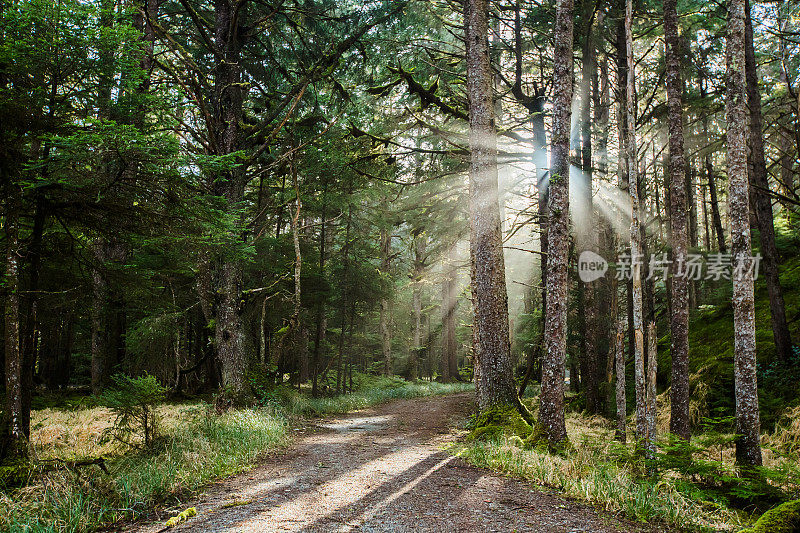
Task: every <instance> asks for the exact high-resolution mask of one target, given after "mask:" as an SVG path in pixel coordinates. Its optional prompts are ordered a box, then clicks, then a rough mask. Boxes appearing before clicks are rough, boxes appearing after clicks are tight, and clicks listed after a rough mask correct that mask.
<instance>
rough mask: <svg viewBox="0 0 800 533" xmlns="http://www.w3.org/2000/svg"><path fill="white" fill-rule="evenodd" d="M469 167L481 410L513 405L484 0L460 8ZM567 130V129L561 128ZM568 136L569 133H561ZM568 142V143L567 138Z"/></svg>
mask: <svg viewBox="0 0 800 533" xmlns="http://www.w3.org/2000/svg"><path fill="white" fill-rule="evenodd" d="M464 11H465V14H464V16H465V21H464V22H465V24H464V27H465V41H466V43H467V95H468V97H469V125H470V134H469V144H470V152H471V165H470V173H469V197H470V204H469V205H470V258H471V267H472V268H471V270H472V305H473V328H474V332H475V341H476V343H475V344H476V345H475V350H476V352H477V353H476V355H477V362H478V364H479V365H480V370H479V375H480V382H479V383H478V384H477V387H476V395H477V399H478V406H479V408H480V409H481V410H484V409H487V408H489V407H492V406H494V405H503V404H514V403H515V402H517V401H518V399H517V396H516V389H515V387H514V382H513V374H512V372H513V368H512V360H511V344H510V342H509V330H508V295H507V294H506V280H505V262H504V258H503V240H502V234H501V221H500V207H499V193H498V184H497V139H496V132H495V125H494V117H493V115H494V105H493V101H492V100H493V98H492V79H493V72H492V68H491V64H490V61H489V50H488V45H489V43H488V37H487V35H488V21H487V18H488V0H467V2H466V3H465V9H464ZM567 128H569V124H567ZM567 131H569V130H567ZM567 140H569V139H567Z"/></svg>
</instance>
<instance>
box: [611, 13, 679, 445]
mask: <svg viewBox="0 0 800 533" xmlns="http://www.w3.org/2000/svg"><path fill="white" fill-rule="evenodd" d="M632 22H633V1H632V0H627V1H626V2H625V50H626V57H627V66H628V72H627V83H626V91H625V93H626V122H627V126H628V132H627V133H628V135H627V137H626V143H625V145H626V146H625V153H626V154H627V162H628V183H629V187H628V192H629V194H630V197H631V264H632V268H631V274H632V279H631V296H632V304H633V305H632V309H631V311H632V313H631V315H632V318H633V340H634V346H633V348H634V352H633V362H634V377H635V382H636V387H635V390H636V438H637V440H641V439H643V438H644V437H645V432H646V421H645V414H646V413H647V405H646V398H645V369H644V316H643V314H644V313H643V309H642V307H643V299H642V270H641V263H640V260H641V256H642V233H641V227H640V221H639V214H640V211H639V191H638V188H639V187H638V185H637V184H638V181H639V179H638V177H639V164H638V161H639V159H638V151H637V145H636V86H635V81H634V80H635V78H636V74H635V68H634V67H635V61H634V57H633V33H632V31H631V24H632ZM681 179H684V176H681ZM637 262H638V263H639V264H638V265H637V264H636V263H637Z"/></svg>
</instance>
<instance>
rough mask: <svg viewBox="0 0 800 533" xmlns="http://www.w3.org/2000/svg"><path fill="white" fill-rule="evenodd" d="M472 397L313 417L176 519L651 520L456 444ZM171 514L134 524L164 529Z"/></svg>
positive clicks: (512, 527) (275, 524) (302, 524)
mask: <svg viewBox="0 0 800 533" xmlns="http://www.w3.org/2000/svg"><path fill="white" fill-rule="evenodd" d="M471 406H472V394H470V393H465V394H457V395H452V396H445V397H429V398H417V399H411V400H398V401H394V402H391V403H388V404H385V405H381V406H378V407H374V408H371V409H366V410H363V411H359V412H355V413H351V414H348V415H345V416H341V417H338V418H327V419H321V420H318V421H311V422H308V423H307V424H308V425H307V426H306V427H304V428H299V429H298V430H296V431H297V436H296V437H297V438H296V443H295V444H294V445H293V446H292V447H291V448H289V449H288V450H287V451H286V453H282V454H279V455H276V456H273V457H271V458H270V459H268V460H267V461H266V462H264V463H263V464H261V466H259V467H257V468H255V469H253V470H251V471H249V472H247V473H245V474H242V475H239V476H236V477H233V478H230V479H228V480H225V481H222V482H219V483H216V484H214V485H213V486H212V487H211V488H210V489H209V490H208V491H207V492H206V493H204V494H202V495H201V496H199V497H198V499H197V500H196V501H191V502H187V503H186V504H185V505H184V506H183V507H184V508H186V507H190V506H195V507H196V508H197V512H198V514H197V516H196V517H194V518H192V519H190V520H189V521H188V522H186V523H185V524H183V525H181V526H179V527H177V528H174V529H172V530H170V531H182V532H184V531H195V532H256V531H321V532H322V531H324V532H334V531H337V532H338V531H364V532H375V531H389V532H405V531H414V532H416V531H441V532H454V531H465V532H466V531H468V532H482V533H483V532H486V533H488V532H495V531H496V532H511V531H536V532H623V531H625V532H628V531H643V530H645V529H643V527H642V526H641V525H638V524H633V523H630V522H626V521H624V520H620V519H617V518H614V517H610V516H607V515H602V514H600V513H598V512H597V511H596V510H595V509H593V508H592V507H591V506H589V505H587V504H583V503H577V502H574V501H570V500H568V499H565V498H564V497H562V496H559V495H557V494H551V493H549V492H547V491H544V490H542V489H541V488H540V487H534V486H532V485H529V484H527V483H524V482H520V481H516V480H512V479H509V478H505V477H501V476H498V475H495V474H493V473H491V472H488V471H486V470H483V469H480V468H475V467H472V466H469V465H468V464H466V463H465V462H464V461H462V460H460V459H458V458H454V457H453V456H452V455H450V454H448V453H447V452H446V451H444V448H445V447H446V446H447V445H448V444H449V443H452V442H453V441H454V440H455V439H456V438H458V436H459V433H460V432H459V430H458V429H457V428H456V426H457V425H459V424H460V423H461V422H463V421H464V419H465V417H466V416H467V414H468V413H469V410H470V409H471ZM461 433H463V432H461ZM166 518H167V517H163V518H162V519H161V520H160V521H159V522H157V523H151V524H144V525H143V524H138V525H135V526H133V527H132V528H130V529H129V531H139V532H148V533H153V532H157V531H162V530H163V529H164V520H166Z"/></svg>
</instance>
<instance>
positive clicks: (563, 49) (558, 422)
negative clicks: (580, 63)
mask: <svg viewBox="0 0 800 533" xmlns="http://www.w3.org/2000/svg"><path fill="white" fill-rule="evenodd" d="M573 11H574V4H573V1H572V0H559V2H558V4H557V6H556V23H555V28H554V31H555V55H554V62H553V134H552V145H551V146H552V148H551V159H550V188H549V191H548V200H549V201H548V228H547V240H548V244H547V245H548V256H547V282H546V313H547V314H546V317H545V329H544V342H545V349H544V356H543V359H542V392H541V396H540V397H541V405H540V408H539V422H540V423H541V424H542V426H543V429H544V430H545V432H546V434H547V439H548V441H549V442H550V445H551V446H558V445H560V444H561V443H562V441H565V440H566V439H567V429H566V425H565V422H564V370H565V368H564V365H565V357H566V349H567V260H568V247H569V169H570V163H569V148H570V120H571V116H572V82H573V71H572V68H573V57H572V34H573Z"/></svg>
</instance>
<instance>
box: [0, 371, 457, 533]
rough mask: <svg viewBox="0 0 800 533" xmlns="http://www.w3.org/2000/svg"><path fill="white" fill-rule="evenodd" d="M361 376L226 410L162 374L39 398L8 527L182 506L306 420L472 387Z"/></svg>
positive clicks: (118, 518) (44, 528) (0, 516)
mask: <svg viewBox="0 0 800 533" xmlns="http://www.w3.org/2000/svg"><path fill="white" fill-rule="evenodd" d="M355 383H356V385H357V388H356V390H355V391H354V392H353V393H351V394H343V395H337V396H331V397H326V398H311V397H310V396H309V395H307V394H305V393H301V392H298V391H297V390H296V389H291V388H288V387H283V386H279V387H272V388H271V389H269V390H259V389H258V388H257V387H254V390H255V392H256V394H255V396H254V402H253V406H251V407H248V408H240V409H229V410H227V411H225V412H218V411H217V409H216V407H215V405H214V403H213V401H212V400H213V398H206V399H203V400H190V401H184V402H179V403H171V402H165V401H164V400H163V397H161V395H160V394H159V389H160V386H159V385H158V382H157V381H155V379H154V378H153V377H152V376H146V377H144V378H139V379H134V378H122V377H120V378H119V379H118V380H117V386H116V387H115V388H113V389H110V391H109V393H108V394H105V395H103V396H101V397H99V398H94V397H91V396H76V395H71V396H69V397H63V396H62V397H58V396H49V397H47V398H39V399H37V403H38V404H39V405H40V407H41V408H40V409H35V410H34V411H33V416H32V431H31V441H30V456H31V457H32V458H33V459H34V460H33V462H32V463H31V464H30V465H26V466H25V467H24V468H23V467H22V466H19V467H18V468H16V469H14V468H13V467H4V470H3V477H4V479H5V485H4V486H0V531H29V532H49V531H59V532H64V531H70V532H88V531H94V530H96V529H98V528H101V527H109V526H113V525H115V524H120V523H121V522H122V521H126V520H132V519H136V518H138V517H142V516H144V515H146V514H148V513H150V512H152V510H153V509H154V508H158V507H173V506H175V507H180V503H181V502H182V501H184V500H185V499H186V498H188V497H189V496H191V495H192V494H194V493H196V492H197V491H198V490H200V489H202V488H203V487H204V486H206V485H208V483H210V482H212V481H214V480H217V479H221V478H224V477H227V476H230V475H233V474H236V473H239V472H242V471H245V470H247V469H249V468H251V467H253V466H254V465H255V464H256V463H257V462H258V460H259V459H260V458H263V457H264V456H265V455H266V454H269V453H272V452H275V451H277V450H280V449H281V448H282V447H284V446H286V445H287V444H288V443H289V442H290V437H289V432H288V428H289V425H290V421H291V420H293V419H295V418H296V417H300V416H319V415H324V414H334V413H344V412H347V411H352V410H356V409H362V408H365V407H369V406H371V405H376V404H379V403H383V402H386V401H388V400H392V399H396V398H412V397H418V396H428V395H439V394H449V393H453V392H460V391H465V390H469V389H470V388H471V384H467V383H453V384H441V383H435V382H417V383H411V382H406V381H404V380H402V379H399V378H376V377H368V376H364V375H357V376H356V377H355ZM162 392H163V391H162ZM45 405H46V406H45ZM144 412H148V417H149V418H148V422H147V423H148V426H149V429H148V433H149V436H148V442H147V444H145V434H144V429H143V427H142V421H143V419H142V416H141V415H142V414H143V413H144ZM137 415H138V416H137Z"/></svg>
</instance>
